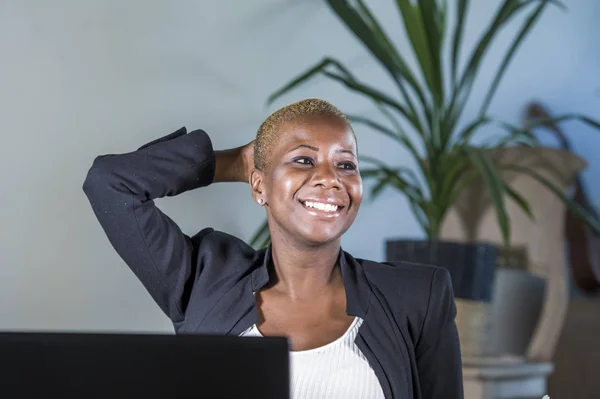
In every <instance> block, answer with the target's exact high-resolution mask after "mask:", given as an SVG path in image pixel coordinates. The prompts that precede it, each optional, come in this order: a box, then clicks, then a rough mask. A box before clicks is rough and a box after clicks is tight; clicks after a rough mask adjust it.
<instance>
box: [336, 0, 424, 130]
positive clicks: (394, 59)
mask: <svg viewBox="0 0 600 399" xmlns="http://www.w3.org/2000/svg"><path fill="white" fill-rule="evenodd" d="M327 4H328V5H329V6H330V7H331V9H332V11H333V12H334V13H335V14H336V15H337V16H338V17H339V18H340V19H341V20H342V22H344V24H345V25H346V27H347V28H348V29H349V30H350V31H351V32H352V33H354V35H355V36H356V37H357V38H358V39H359V40H360V41H361V42H362V43H363V44H364V45H365V46H366V47H367V48H368V49H369V51H370V52H371V54H373V56H374V57H375V58H376V59H377V60H378V61H379V62H380V63H381V64H382V65H383V67H384V68H385V69H386V70H387V71H388V72H389V73H390V74H391V75H392V77H393V79H394V80H395V81H396V83H397V84H400V85H401V81H400V80H399V79H404V80H405V81H406V82H407V83H408V84H409V87H410V88H411V89H412V90H413V92H414V93H415V94H416V95H417V97H418V98H419V100H420V101H421V103H422V105H423V108H424V110H426V108H427V98H426V97H425V92H424V91H423V89H422V88H421V86H420V85H419V83H418V82H417V79H416V78H415V75H414V73H413V72H412V71H411V69H410V68H409V67H408V64H407V63H406V61H405V60H404V59H403V58H402V57H401V56H400V53H399V52H398V51H396V50H390V49H394V47H393V45H392V43H391V41H390V40H389V39H388V38H387V36H386V35H385V34H384V32H383V29H381V27H380V26H379V24H377V26H375V25H374V24H373V21H375V18H374V17H373V16H372V14H371V13H370V11H369V10H368V8H367V7H366V5H365V4H364V3H363V2H359V5H361V9H362V11H363V15H361V14H360V13H359V12H357V11H356V10H354V8H353V7H352V6H350V4H349V2H348V1H347V0H327ZM368 22H369V23H370V25H371V26H369V23H368ZM401 91H404V90H403V89H401ZM403 95H404V93H403ZM406 97H407V98H406V99H405V100H407V102H408V101H409V100H408V96H406ZM409 108H410V105H409ZM414 117H415V118H418V115H414Z"/></svg>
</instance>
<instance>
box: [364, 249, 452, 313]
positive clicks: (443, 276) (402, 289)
mask: <svg viewBox="0 0 600 399" xmlns="http://www.w3.org/2000/svg"><path fill="white" fill-rule="evenodd" d="M356 261H357V263H358V264H359V265H360V267H361V268H362V270H363V271H364V275H365V277H366V279H367V280H368V282H369V285H370V287H371V290H372V292H377V293H379V294H381V295H383V296H384V297H385V298H386V299H387V300H388V301H389V300H390V299H391V298H394V299H393V300H392V301H389V303H390V304H391V305H392V306H393V307H396V308H397V309H395V310H397V311H402V312H405V311H408V313H414V312H415V311H417V312H418V313H421V312H422V311H426V310H427V308H428V307H429V306H430V305H431V303H432V302H438V301H439V300H440V299H441V298H442V297H444V296H447V295H448V294H450V296H452V284H451V282H450V274H449V273H448V270H447V269H445V268H443V267H439V266H434V265H427V264H419V263H413V262H405V261H395V262H376V261H372V260H365V259H356Z"/></svg>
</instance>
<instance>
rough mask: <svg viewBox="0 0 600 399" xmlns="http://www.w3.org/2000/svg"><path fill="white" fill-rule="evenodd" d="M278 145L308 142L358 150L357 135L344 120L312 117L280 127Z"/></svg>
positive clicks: (284, 145)
mask: <svg viewBox="0 0 600 399" xmlns="http://www.w3.org/2000/svg"><path fill="white" fill-rule="evenodd" d="M278 130H279V134H278V136H279V140H278V144H279V145H278V146H277V147H288V146H293V145H297V144H302V143H301V142H306V144H310V145H313V146H316V147H319V146H325V147H332V146H338V147H344V148H346V149H350V150H354V151H355V150H356V137H355V135H354V132H353V131H352V128H351V127H350V126H349V125H348V124H347V123H346V122H344V121H341V120H332V119H331V118H330V119H329V120H324V119H315V118H313V119H310V120H303V121H295V122H287V123H284V124H282V125H281V126H280V127H279V129H278Z"/></svg>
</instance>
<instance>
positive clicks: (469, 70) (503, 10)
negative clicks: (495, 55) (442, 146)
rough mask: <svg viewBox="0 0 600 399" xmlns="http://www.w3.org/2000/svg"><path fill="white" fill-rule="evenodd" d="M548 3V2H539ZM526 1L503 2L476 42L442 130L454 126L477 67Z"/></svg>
mask: <svg viewBox="0 0 600 399" xmlns="http://www.w3.org/2000/svg"><path fill="white" fill-rule="evenodd" d="M539 1H548V0H539ZM528 3H530V2H528V1H519V0H504V2H503V3H502V5H501V6H500V8H499V9H498V12H496V14H495V16H494V18H493V21H492V23H491V24H490V25H489V26H488V28H487V30H486V31H485V33H484V34H483V36H482V37H481V38H480V39H479V41H478V42H477V45H476V46H475V50H474V51H473V53H472V55H471V56H470V58H469V61H468V63H467V67H466V68H465V70H464V72H463V73H462V76H461V79H460V81H459V83H458V86H457V88H456V90H455V91H454V93H453V95H452V99H451V100H450V105H449V106H448V115H447V116H446V120H445V123H444V130H446V131H452V130H454V126H455V125H456V123H457V121H458V119H459V118H460V115H461V114H462V112H463V110H464V107H465V104H466V102H467V100H468V98H469V95H470V92H471V89H472V86H473V82H474V80H475V77H476V76H477V73H478V72H479V66H480V64H481V62H482V60H483V57H484V56H485V54H486V53H487V50H488V49H489V47H490V44H491V43H492V41H493V39H494V38H495V37H496V35H497V34H498V32H499V31H500V29H501V28H502V27H503V26H504V25H505V24H506V23H508V22H509V21H510V20H511V19H512V18H513V17H515V16H516V15H517V13H518V11H519V10H520V9H521V8H522V7H524V6H525V5H527V4H528Z"/></svg>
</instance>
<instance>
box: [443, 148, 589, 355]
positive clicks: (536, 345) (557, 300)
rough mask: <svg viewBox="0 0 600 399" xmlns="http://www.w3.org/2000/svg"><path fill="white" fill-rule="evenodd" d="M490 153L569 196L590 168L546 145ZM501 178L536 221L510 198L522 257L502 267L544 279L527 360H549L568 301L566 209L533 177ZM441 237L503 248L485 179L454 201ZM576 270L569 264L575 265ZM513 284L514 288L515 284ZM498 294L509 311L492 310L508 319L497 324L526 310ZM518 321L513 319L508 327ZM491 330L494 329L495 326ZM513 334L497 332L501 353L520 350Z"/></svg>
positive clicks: (508, 330)
mask: <svg viewBox="0 0 600 399" xmlns="http://www.w3.org/2000/svg"><path fill="white" fill-rule="evenodd" d="M490 155H491V156H492V159H493V160H494V163H495V164H496V165H499V166H501V165H519V166H525V167H528V168H531V169H532V170H534V171H536V173H538V174H540V175H542V176H544V178H546V179H547V180H549V181H550V182H552V183H553V184H554V185H555V186H556V187H559V188H560V190H561V191H562V193H563V194H565V195H567V194H568V189H569V186H570V185H571V183H572V181H573V178H574V177H575V176H576V174H577V173H578V172H579V171H580V170H582V169H583V168H584V167H585V165H586V163H585V161H584V160H583V159H581V158H579V157H577V156H576V155H574V154H572V153H570V152H567V151H561V150H555V149H552V148H543V147H538V148H527V147H509V148H504V149H497V150H494V151H491V152H490ZM500 175H501V177H502V179H503V180H504V181H505V182H506V183H507V184H510V186H511V187H512V188H513V189H514V190H515V191H516V192H518V193H520V194H521V195H522V196H523V197H524V198H525V199H526V200H527V202H528V203H529V205H530V208H531V211H532V213H533V215H534V220H531V219H529V218H528V217H527V215H525V213H524V212H523V211H522V210H521V208H520V207H518V206H517V204H516V203H515V202H514V201H513V200H512V199H511V198H506V212H507V214H508V217H509V219H510V220H511V225H510V236H511V247H512V251H515V250H516V249H517V248H518V249H519V251H520V252H523V254H522V255H519V256H518V257H517V258H520V259H515V258H514V256H512V255H511V256H510V259H508V260H507V261H505V262H499V263H501V264H502V263H505V264H506V265H507V266H509V267H512V268H515V267H518V268H520V269H522V270H525V271H527V272H528V273H530V274H531V275H532V276H534V277H535V276H537V277H539V278H542V279H545V280H546V283H545V284H544V290H543V301H542V305H541V310H540V314H539V316H538V318H537V323H536V325H535V328H534V329H533V330H534V331H533V335H532V336H531V337H530V343H529V345H528V348H527V351H526V357H527V359H529V360H535V361H551V360H552V358H553V355H554V349H555V348H556V343H557V341H558V338H559V337H560V334H561V330H562V326H563V324H564V320H565V316H566V312H567V307H568V303H569V289H568V288H569V287H568V279H567V275H566V272H567V269H566V267H565V260H566V252H565V245H564V244H565V242H564V241H565V237H564V227H565V226H564V220H565V211H566V208H565V205H564V204H563V202H562V201H561V200H560V199H559V198H558V197H557V196H556V195H555V194H554V193H552V192H551V191H550V190H549V189H547V188H546V187H545V186H543V185H542V184H540V183H539V182H537V181H536V180H534V179H533V178H531V177H529V176H527V175H523V174H517V173H514V172H510V171H506V170H502V171H501V172H500ZM441 237H442V239H444V240H452V241H458V242H474V241H475V242H476V241H485V242H491V243H494V244H496V245H498V246H501V245H502V234H501V232H500V229H499V228H498V223H497V218H496V213H495V209H494V206H493V204H492V201H491V200H490V198H489V195H488V194H487V190H486V189H485V186H484V185H483V182H482V181H481V180H478V179H474V180H472V181H471V182H470V183H469V184H468V185H467V186H465V187H464V189H463V190H462V192H461V195H460V196H459V198H458V199H457V201H456V203H455V204H454V206H453V207H452V208H451V209H450V210H449V212H448V214H447V215H446V218H445V220H444V223H443V224H442V228H441ZM576 266H577V265H571V267H576ZM504 277H507V276H504ZM511 277H512V278H514V277H515V276H511ZM521 277H523V276H521ZM500 283H501V284H500V285H501V286H505V287H506V285H505V283H506V282H503V281H500ZM509 284H516V281H513V282H511V283H509ZM520 284H521V283H520ZM533 284H539V283H534V282H533V280H531V279H528V282H527V284H525V283H522V285H521V287H522V289H523V290H529V289H532V287H533ZM528 285H531V286H528ZM536 287H537V285H536ZM500 288H501V287H500ZM501 289H502V288H501ZM536 292H538V295H540V294H539V287H538V288H536ZM499 295H500V292H498V295H494V296H495V300H502V301H506V302H507V303H506V304H503V305H502V307H504V308H505V310H503V311H500V310H498V309H499V308H498V309H496V310H495V311H494V314H495V316H494V318H495V319H499V318H500V319H504V320H503V321H499V322H505V321H508V318H506V317H504V316H502V317H501V315H502V314H504V315H508V314H511V313H513V314H515V312H516V311H517V310H516V309H517V308H522V307H523V306H525V305H523V304H521V305H520V304H519V303H517V302H516V301H515V300H514V299H515V298H513V297H511V298H510V300H508V299H507V298H506V297H500V296H499ZM511 295H512V294H511ZM521 299H522V301H520V302H521V303H523V301H531V300H532V299H531V298H528V299H524V298H523V297H521ZM536 301H537V299H536ZM498 306H500V305H498ZM523 311H524V310H523V309H520V310H519V312H523ZM523 317H524V316H523ZM528 317H533V316H531V315H530V316H528ZM517 322H518V321H517V320H515V319H512V320H511V321H510V323H511V324H509V326H510V325H514V324H515V323H517ZM493 328H494V329H495V328H496V326H493ZM528 328H531V327H528ZM515 331H516V330H512V329H511V328H504V329H503V331H502V332H500V331H499V332H498V334H504V335H505V336H504V337H502V338H501V339H499V338H497V337H496V338H494V341H495V342H493V343H492V344H493V345H494V346H497V347H499V349H500V350H507V349H509V350H513V348H516V347H518V346H520V347H522V345H523V344H522V340H523V338H522V336H521V332H518V333H516V334H515ZM513 335H514V336H513ZM500 341H503V343H501V342H500Z"/></svg>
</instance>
